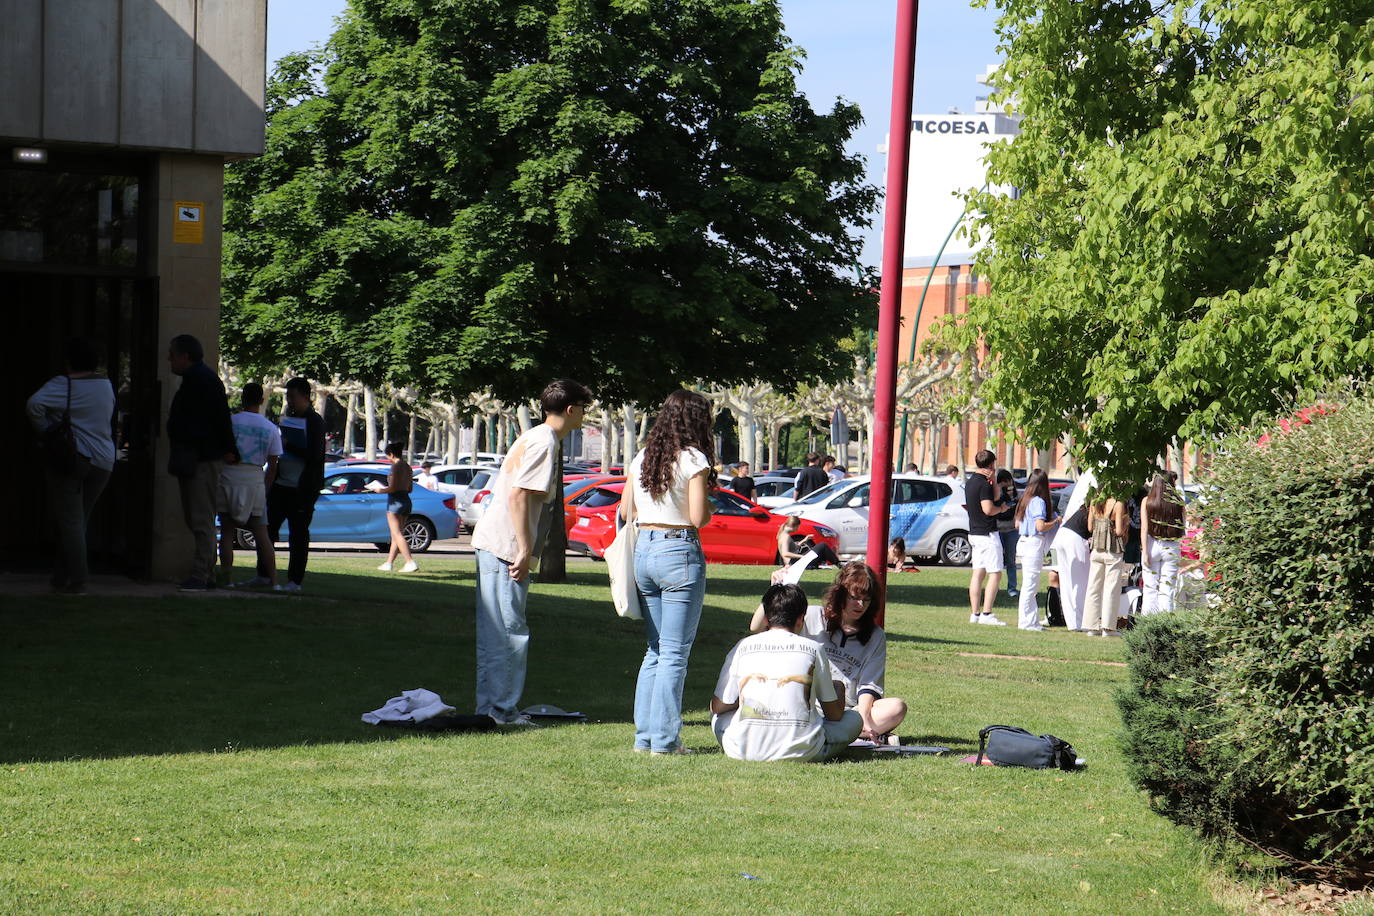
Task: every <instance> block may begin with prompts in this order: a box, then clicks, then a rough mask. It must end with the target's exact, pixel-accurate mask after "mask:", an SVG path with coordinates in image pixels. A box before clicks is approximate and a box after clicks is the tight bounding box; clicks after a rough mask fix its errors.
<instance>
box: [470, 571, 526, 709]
mask: <svg viewBox="0 0 1374 916" xmlns="http://www.w3.org/2000/svg"><path fill="white" fill-rule="evenodd" d="M529 593H530V578H529V576H528V575H527V576H525V581H523V582H516V581H515V580H514V579H512V578H511V577H510V564H509V563H507V562H506V561H505V560H502V559H501V558H500V557H498V556H496V555H495V554H493V553H488V552H487V551H485V550H479V551H477V714H478V715H479V716H491V717H492V718H493V719H495V720H496V721H497V722H510V721H511V720H513V719H515V718H516V717H518V716H519V715H520V694H521V693H523V692H524V690H525V665H526V662H527V661H528V659H529V642H530V629H529V626H528V625H526V623H525V601H526V599H527V598H528V597H529Z"/></svg>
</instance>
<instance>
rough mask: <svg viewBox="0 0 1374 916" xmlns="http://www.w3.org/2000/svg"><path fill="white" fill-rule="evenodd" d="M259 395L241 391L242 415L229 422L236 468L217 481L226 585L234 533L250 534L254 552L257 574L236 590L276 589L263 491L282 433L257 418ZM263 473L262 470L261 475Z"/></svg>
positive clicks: (251, 386) (256, 389)
mask: <svg viewBox="0 0 1374 916" xmlns="http://www.w3.org/2000/svg"><path fill="white" fill-rule="evenodd" d="M262 402H263V392H262V386H261V385H259V384H258V383H257V382H249V383H248V384H247V385H244V386H243V394H242V397H241V400H240V404H241V405H242V409H241V410H239V411H238V413H236V414H234V415H233V416H232V417H230V418H229V419H230V424H231V425H232V426H233V429H234V444H235V446H236V447H237V448H238V453H239V461H238V463H237V464H226V465H225V466H224V470H223V471H222V472H221V473H220V478H219V500H218V508H219V520H220V528H219V562H220V568H221V570H222V572H223V576H224V581H225V584H226V585H228V586H230V587H231V588H233V587H236V586H235V585H234V583H232V582H231V581H230V576H231V575H232V574H233V570H234V535H235V533H236V532H237V529H239V528H247V529H248V530H249V531H251V532H252V533H253V540H254V541H255V542H256V548H257V572H256V573H255V574H254V576H253V578H251V579H248V580H247V581H245V582H241V583H239V584H238V586H237V587H239V588H262V587H264V586H265V587H269V588H275V587H276V585H277V549H276V547H275V545H273V543H272V538H271V537H270V536H269V535H268V533H267V491H268V490H269V489H271V488H272V482H273V480H275V479H276V476H277V461H278V459H280V458H281V431H280V430H279V429H277V424H275V423H273V422H272V421H271V420H269V419H267V418H266V417H264V416H263V415H262ZM264 467H265V468H266V470H265V471H264Z"/></svg>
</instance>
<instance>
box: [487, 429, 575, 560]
mask: <svg viewBox="0 0 1374 916" xmlns="http://www.w3.org/2000/svg"><path fill="white" fill-rule="evenodd" d="M557 479H558V434H557V433H555V432H554V431H553V427H552V426H550V425H548V424H547V423H540V424H539V425H538V426H536V427H534V428H533V429H530V430H527V431H526V432H524V433H523V434H521V436H520V438H519V439H516V440H515V444H514V445H512V446H511V448H510V451H509V452H508V453H507V454H506V460H505V461H503V462H502V463H501V473H500V475H499V476H498V477H497V478H496V485H495V486H494V487H493V488H492V491H491V504H490V505H489V506H488V507H487V510H486V512H485V513H483V515H482V517H481V518H480V519H478V520H477V528H476V530H475V531H473V532H472V546H473V547H474V548H476V549H477V550H485V551H486V552H487V553H490V554H494V555H495V556H497V557H499V558H500V559H502V560H504V561H505V562H507V563H514V562H515V555H516V553H518V552H519V546H518V544H517V542H516V540H515V526H516V525H518V524H524V525H525V530H526V531H528V532H529V543H530V546H531V547H532V548H533V550H534V553H535V557H534V559H535V560H537V559H538V554H539V546H540V545H539V544H538V537H539V515H540V513H541V512H542V511H543V508H544V506H545V505H546V504H547V503H550V502H553V498H554V489H555V487H554V482H555V481H556V480H557ZM516 488H519V489H521V490H533V491H535V493H542V494H543V496H542V497H537V496H532V497H531V498H530V500H529V502H528V504H527V505H526V516H525V518H524V519H515V518H512V517H511V514H510V493H511V490H512V489H516Z"/></svg>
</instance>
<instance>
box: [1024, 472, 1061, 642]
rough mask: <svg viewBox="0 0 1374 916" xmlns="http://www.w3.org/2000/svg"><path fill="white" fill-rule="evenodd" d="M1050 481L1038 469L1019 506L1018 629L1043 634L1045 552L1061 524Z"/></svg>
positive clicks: (1027, 481)
mask: <svg viewBox="0 0 1374 916" xmlns="http://www.w3.org/2000/svg"><path fill="white" fill-rule="evenodd" d="M1050 506H1051V501H1050V480H1049V477H1048V476H1047V475H1046V474H1045V472H1044V471H1042V470H1040V469H1039V468H1036V469H1035V470H1033V471H1031V473H1030V477H1029V478H1028V479H1027V480H1026V489H1025V490H1024V491H1023V492H1022V493H1021V499H1020V500H1019V501H1018V502H1017V503H1016V512H1015V521H1016V524H1017V534H1018V535H1019V537H1018V538H1017V541H1016V560H1017V562H1018V563H1020V564H1021V594H1020V595H1019V596H1018V599H1017V600H1018V611H1017V615H1016V625H1017V626H1018V627H1020V628H1021V629H1023V630H1042V629H1044V627H1043V626H1041V624H1040V603H1039V595H1040V574H1041V572H1042V571H1043V570H1044V568H1045V550H1046V549H1047V547H1048V544H1049V540H1050V539H1051V538H1052V537H1053V536H1054V529H1055V527H1056V526H1057V525H1058V524H1059V516H1058V514H1056V513H1053V512H1052V511H1051V510H1050Z"/></svg>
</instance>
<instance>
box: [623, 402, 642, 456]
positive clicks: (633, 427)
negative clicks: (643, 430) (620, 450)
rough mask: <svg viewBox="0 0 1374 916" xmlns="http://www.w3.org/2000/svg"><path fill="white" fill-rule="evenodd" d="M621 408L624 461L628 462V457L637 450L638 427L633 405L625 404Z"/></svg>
mask: <svg viewBox="0 0 1374 916" xmlns="http://www.w3.org/2000/svg"><path fill="white" fill-rule="evenodd" d="M623 409H624V412H625V463H626V464H629V463H630V459H631V458H633V457H634V456H635V455H636V454H637V453H638V452H639V442H638V437H637V433H638V430H639V427H638V425H637V424H636V423H635V407H634V405H633V404H626V405H625V406H624V408H623Z"/></svg>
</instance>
